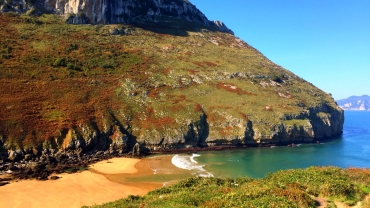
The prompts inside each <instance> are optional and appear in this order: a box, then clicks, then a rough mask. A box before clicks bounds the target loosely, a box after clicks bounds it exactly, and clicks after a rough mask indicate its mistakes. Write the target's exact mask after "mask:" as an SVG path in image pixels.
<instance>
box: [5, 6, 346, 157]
mask: <svg viewBox="0 0 370 208" xmlns="http://www.w3.org/2000/svg"><path fill="white" fill-rule="evenodd" d="M163 22H164V23H165V24H164V23H163V24H162V23H158V24H159V25H153V24H142V25H140V26H131V25H70V24H65V23H64V20H63V19H62V18H61V17H58V16H55V15H48V14H44V15H41V16H38V17H35V16H29V15H27V14H22V15H16V14H13V13H4V14H0V28H1V30H0V33H1V37H2V38H1V39H0V88H1V89H2V90H1V91H0V97H1V99H0V146H3V148H4V149H23V150H30V149H36V150H40V149H44V148H49V149H56V150H58V149H67V150H78V149H82V150H83V151H90V150H97V149H107V148H118V149H121V150H123V151H129V150H130V148H132V146H133V144H135V143H136V142H139V143H140V144H142V145H144V146H146V147H147V148H149V149H151V150H156V149H168V148H186V147H194V146H201V147H202V146H213V145H223V144H231V145H245V144H251V145H258V144H261V143H281V142H282V143H284V142H285V143H289V142H294V141H298V142H300V141H312V140H313V139H314V138H317V139H320V138H325V137H331V136H334V135H338V134H341V132H342V128H343V112H342V111H341V110H340V109H339V108H338V106H337V105H336V103H335V101H334V100H333V98H332V97H331V95H329V94H327V93H325V92H323V91H321V90H320V89H318V88H316V87H315V86H314V85H312V84H311V83H308V82H306V81H305V80H303V79H302V78H300V77H298V76H296V75H294V74H293V73H291V72H289V71H288V70H285V69H283V68H282V67H280V66H278V65H276V64H274V63H272V62H271V61H269V60H268V59H267V58H266V57H264V56H263V55H262V54H261V53H260V52H258V51H257V50H256V49H254V48H253V47H251V46H249V45H248V44H247V43H245V42H244V41H242V40H240V39H238V38H237V37H235V36H233V35H231V34H228V33H221V32H213V31H211V30H209V29H207V28H202V25H199V24H193V23H191V22H186V21H182V20H179V19H172V18H170V17H168V18H164V17H163Z"/></svg>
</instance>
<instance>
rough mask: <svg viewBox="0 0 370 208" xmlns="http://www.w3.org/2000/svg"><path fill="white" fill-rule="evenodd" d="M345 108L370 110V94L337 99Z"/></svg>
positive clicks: (340, 105)
mask: <svg viewBox="0 0 370 208" xmlns="http://www.w3.org/2000/svg"><path fill="white" fill-rule="evenodd" d="M337 103H338V105H339V107H341V108H342V109H343V110H358V111H370V96H368V95H362V96H351V97H349V98H346V99H342V100H338V101H337Z"/></svg>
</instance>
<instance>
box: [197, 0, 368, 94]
mask: <svg viewBox="0 0 370 208" xmlns="http://www.w3.org/2000/svg"><path fill="white" fill-rule="evenodd" d="M190 2H191V3H192V4H194V5H195V6H196V7H197V8H198V9H199V10H200V11H202V12H203V13H204V14H205V15H206V16H207V17H208V19H210V20H220V21H222V22H224V23H225V24H226V26H227V27H228V28H230V29H231V30H233V31H234V33H235V36H237V37H239V38H241V39H242V40H244V41H245V42H247V43H248V44H249V45H251V46H253V47H254V48H256V49H257V50H259V51H260V52H261V53H262V54H264V55H265V56H266V57H267V58H268V59H270V60H271V61H273V62H274V63H276V64H278V65H280V66H282V67H284V68H285V69H287V70H289V71H291V72H293V73H295V74H296V75H297V76H299V77H301V78H303V79H305V80H307V81H308V82H311V83H312V84H314V85H315V86H316V87H319V88H320V89H322V90H323V91H325V92H327V93H331V94H332V96H333V97H334V99H335V100H340V99H345V98H347V97H350V96H352V95H357V96H360V95H365V94H367V95H370V0H227V1H226V0H190Z"/></svg>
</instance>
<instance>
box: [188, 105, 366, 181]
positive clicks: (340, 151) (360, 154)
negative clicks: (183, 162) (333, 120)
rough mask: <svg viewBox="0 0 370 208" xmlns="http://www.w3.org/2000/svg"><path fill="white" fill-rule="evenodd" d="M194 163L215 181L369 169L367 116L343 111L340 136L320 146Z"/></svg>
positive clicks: (216, 154)
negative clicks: (308, 171)
mask: <svg viewBox="0 0 370 208" xmlns="http://www.w3.org/2000/svg"><path fill="white" fill-rule="evenodd" d="M198 154H200V156H199V157H196V158H195V159H196V161H197V162H198V163H199V164H201V165H204V169H206V170H207V171H209V172H210V173H212V174H213V175H214V176H215V177H232V178H235V177H240V176H249V177H252V178H262V177H264V176H265V175H266V174H267V173H271V172H275V171H278V170H284V169H292V168H307V167H310V166H338V167H343V168H348V167H360V168H370V112H369V111H345V123H344V131H343V134H342V136H340V137H338V138H333V139H331V140H328V141H324V142H321V143H320V144H301V145H300V144H298V145H297V146H296V147H273V148H250V149H243V150H225V151H212V152H201V153H198Z"/></svg>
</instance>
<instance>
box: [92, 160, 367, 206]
mask: <svg viewBox="0 0 370 208" xmlns="http://www.w3.org/2000/svg"><path fill="white" fill-rule="evenodd" d="M369 180H370V175H369V170H368V169H356V168H350V169H341V168H337V167H310V168H307V169H292V170H282V171H278V172H275V173H270V174H268V175H267V176H266V177H265V178H262V179H252V178H248V177H242V178H236V179H230V178H226V179H219V178H188V179H185V180H182V181H180V182H178V183H176V184H175V185H172V186H167V187H163V188H160V189H157V190H154V191H151V192H149V193H148V194H147V195H146V196H142V197H140V196H132V195H131V196H129V197H127V198H124V199H120V200H117V201H115V202H109V203H106V204H103V205H99V206H98V205H97V206H92V207H148V208H149V207H316V206H317V204H316V201H315V199H314V198H315V197H317V196H320V197H323V198H326V199H327V200H328V201H330V202H334V201H341V202H344V203H346V204H347V205H354V204H356V203H357V202H358V201H363V200H364V197H365V195H366V194H368V192H366V191H364V190H363V188H360V187H367V188H368V187H370V183H369ZM366 200H367V201H366ZM364 204H365V205H366V204H367V205H368V199H365V201H364Z"/></svg>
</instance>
